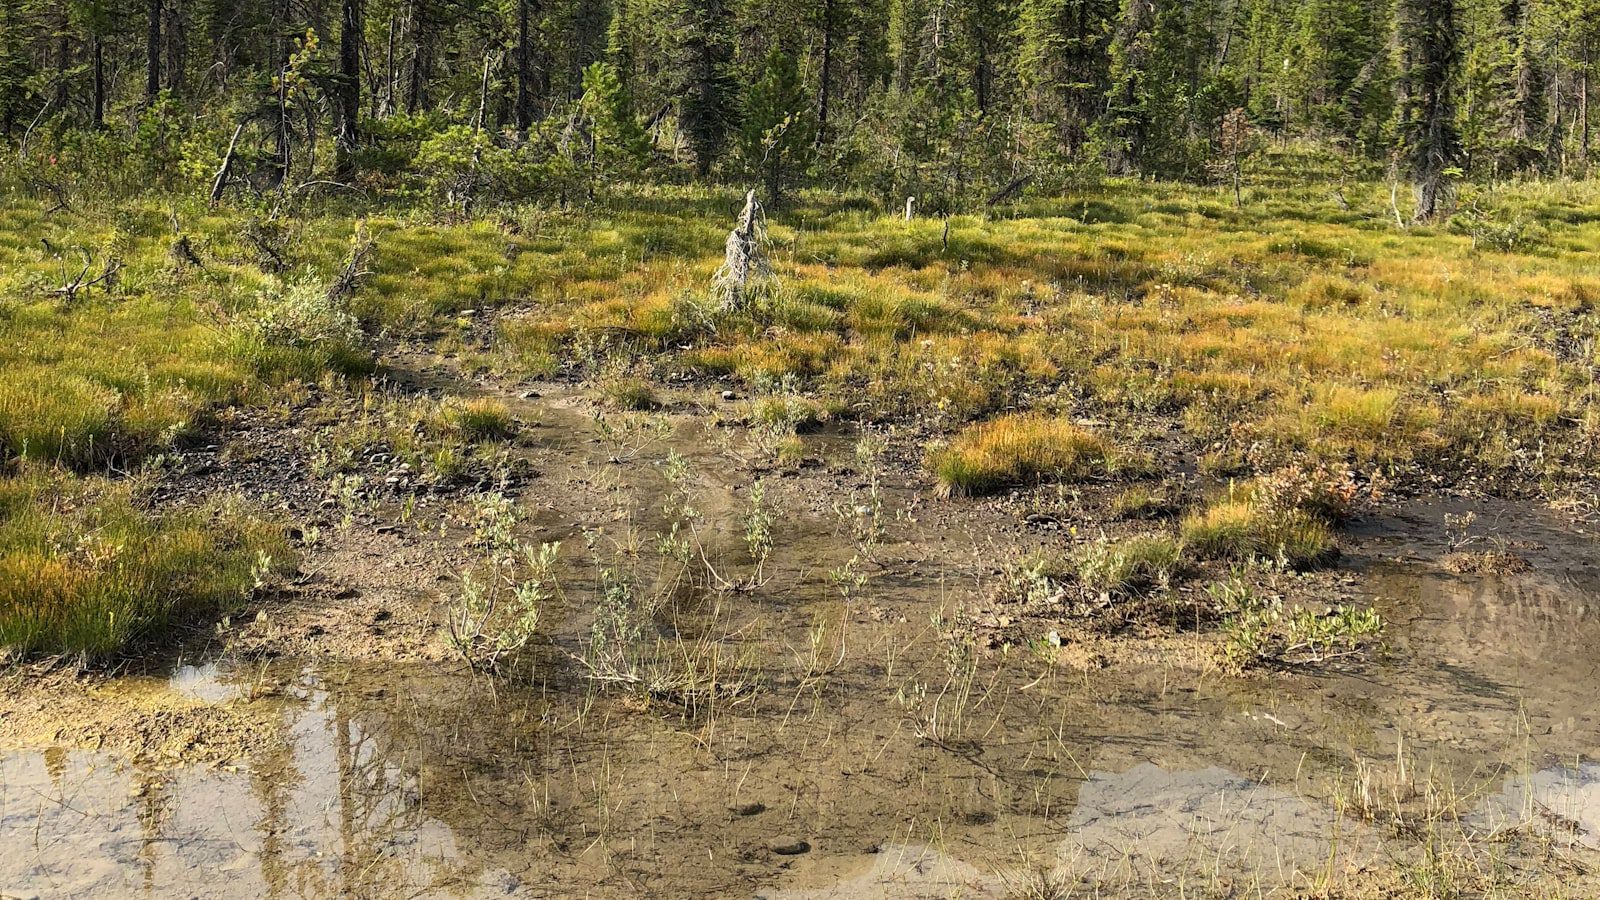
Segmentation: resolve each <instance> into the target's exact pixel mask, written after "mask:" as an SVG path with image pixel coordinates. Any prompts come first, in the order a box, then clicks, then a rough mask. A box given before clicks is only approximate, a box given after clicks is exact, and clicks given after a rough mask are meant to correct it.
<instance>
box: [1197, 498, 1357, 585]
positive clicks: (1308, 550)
mask: <svg viewBox="0 0 1600 900" xmlns="http://www.w3.org/2000/svg"><path fill="white" fill-rule="evenodd" d="M1179 533H1180V536H1181V539H1182V541H1183V546H1184V549H1185V550H1186V551H1188V552H1189V553H1190V554H1192V555H1193V556H1195V557H1196V558H1199V559H1214V560H1233V561H1240V562H1243V561H1248V560H1253V559H1268V560H1272V561H1278V562H1282V563H1284V564H1285V565H1288V566H1291V567H1295V568H1303V567H1306V566H1313V565H1316V564H1317V563H1320V562H1323V561H1325V560H1327V559H1328V558H1329V557H1330V556H1332V555H1334V554H1335V553H1336V552H1337V549H1338V544H1337V542H1336V541H1335V539H1334V536H1333V531H1332V529H1331V528H1330V527H1329V526H1328V524H1327V523H1326V522H1324V521H1322V520H1321V519H1319V518H1317V517H1316V516H1314V515H1312V514H1311V513H1309V512H1307V511H1305V510H1301V509H1272V508H1268V507H1265V506H1262V505H1260V504H1257V503H1254V502H1252V501H1250V500H1247V499H1236V498H1224V499H1222V500H1220V501H1218V502H1216V503H1213V504H1212V505H1211V506H1209V507H1207V508H1206V509H1204V510H1202V511H1198V512H1195V513H1191V514H1190V515H1188V516H1186V517H1185V518H1184V520H1183V523H1182V526H1181V528H1180V531H1179Z"/></svg>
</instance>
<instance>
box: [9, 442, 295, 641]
mask: <svg viewBox="0 0 1600 900" xmlns="http://www.w3.org/2000/svg"><path fill="white" fill-rule="evenodd" d="M288 563H289V551H288V547H287V544H286V542H285V540H284V538H283V534H282V530H281V529H279V528H277V527H274V526H272V525H269V524H264V523H262V522H260V521H258V520H256V519H254V518H252V517H251V516H250V515H249V514H248V513H247V512H246V511H245V510H244V509H243V508H242V507H241V506H240V505H239V504H237V503H232V502H225V501H223V502H215V503H211V504H208V505H207V506H204V507H201V508H196V509H189V510H184V511H179V512H171V513H166V514H154V513H151V512H149V511H147V510H145V509H142V508H141V506H140V504H139V503H138V497H137V493H136V491H135V489H134V488H133V487H132V486H130V485H129V484H127V483H125V482H124V483H115V482H110V481H106V480H102V479H98V478H88V479H80V478H74V477H71V476H65V475H61V474H59V473H51V472H48V471H44V470H37V471H29V472H26V473H24V474H21V475H19V476H17V477H13V478H7V479H3V480H0V645H3V646H4V647H5V648H7V649H8V650H10V651H11V652H15V653H49V654H72V655H78V656H81V657H84V658H87V659H104V658H107V657H110V656H113V655H115V654H117V653H119V652H122V651H123V650H125V649H126V648H128V647H129V646H131V645H134V644H137V643H139V642H141V641H143V640H145V639H147V638H149V637H151V636H153V635H155V634H157V633H159V632H160V631H162V630H164V629H166V628H168V627H170V626H172V625H174V624H176V623H179V622H183V621H187V620H194V619H197V618H203V617H207V616H213V615H217V614H219V613H221V612H224V611H226V610H228V609H229V608H231V607H232V606H234V605H235V604H237V603H239V602H240V601H241V600H242V599H243V598H244V597H245V596H246V594H247V593H248V592H249V591H251V590H252V589H254V588H255V587H257V586H259V585H261V584H263V583H264V582H265V581H266V580H267V579H268V578H270V577H271V576H272V575H273V574H274V573H276V572H280V571H282V570H283V569H284V567H285V566H286V565H287V564H288Z"/></svg>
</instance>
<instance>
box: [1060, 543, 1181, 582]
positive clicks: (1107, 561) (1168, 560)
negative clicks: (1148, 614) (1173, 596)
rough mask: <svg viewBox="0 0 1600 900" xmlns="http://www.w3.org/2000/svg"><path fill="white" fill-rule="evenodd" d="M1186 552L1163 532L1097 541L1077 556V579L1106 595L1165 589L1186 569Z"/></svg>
mask: <svg viewBox="0 0 1600 900" xmlns="http://www.w3.org/2000/svg"><path fill="white" fill-rule="evenodd" d="M1183 551H1184V548H1183V546H1182V545H1181V544H1180V543H1179V542H1178V541H1177V540H1175V539H1173V538H1172V537H1170V536H1168V535H1164V534H1151V535H1138V536H1135V537H1131V538H1125V539H1123V540H1120V541H1107V540H1100V541H1096V542H1095V543H1094V544H1091V545H1090V547H1089V549H1088V550H1086V551H1084V553H1083V554H1082V555H1081V556H1080V557H1079V559H1078V580H1079V581H1081V582H1082V583H1083V585H1084V586H1085V587H1087V588H1089V589H1090V590H1092V591H1094V592H1096V593H1099V594H1101V595H1103V596H1123V595H1128V594H1134V593H1138V592H1142V591H1146V590H1152V589H1165V588H1166V587H1168V586H1169V585H1170V584H1171V583H1172V580H1173V578H1174V577H1176V576H1177V575H1178V574H1179V573H1180V572H1181V570H1182V568H1183V565H1184V553H1183Z"/></svg>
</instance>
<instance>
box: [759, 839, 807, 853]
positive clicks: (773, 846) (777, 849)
mask: <svg viewBox="0 0 1600 900" xmlns="http://www.w3.org/2000/svg"><path fill="white" fill-rule="evenodd" d="M767 849H768V850H771V851H772V852H773V853H776V854H778V855H779V856H799V855H800V854H802V853H810V852H811V845H810V844H809V843H807V842H806V841H805V840H804V839H802V838H797V837H790V836H788V835H784V836H782V837H775V838H773V839H772V840H770V841H768V842H767Z"/></svg>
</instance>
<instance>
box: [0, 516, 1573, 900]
mask: <svg viewBox="0 0 1600 900" xmlns="http://www.w3.org/2000/svg"><path fill="white" fill-rule="evenodd" d="M1416 515H1417V516H1418V517H1420V518H1423V519H1427V518H1428V517H1429V516H1431V515H1433V513H1432V512H1430V511H1426V510H1425V511H1422V512H1419V513H1416ZM1515 527H1516V529H1517V531H1518V533H1520V534H1524V535H1527V536H1530V537H1529V539H1530V540H1532V541H1535V542H1542V544H1541V546H1543V547H1544V548H1545V549H1544V550H1540V551H1530V555H1533V556H1535V557H1536V558H1537V563H1538V568H1536V570H1535V571H1534V572H1533V573H1532V574H1528V575H1515V576H1505V577H1480V576H1457V575H1450V574H1446V573H1444V572H1442V571H1440V570H1439V569H1437V568H1435V567H1432V566H1428V565H1425V564H1422V563H1419V562H1416V561H1415V560H1413V559H1409V558H1408V557H1409V556H1411V555H1413V551H1415V553H1416V554H1418V555H1426V552H1427V551H1428V550H1429V548H1428V547H1425V546H1422V545H1423V544H1424V543H1425V541H1424V540H1422V539H1416V538H1396V537H1393V535H1394V534H1396V533H1397V532H1400V531H1403V529H1402V528H1401V527H1398V526H1395V525H1393V523H1390V524H1389V525H1387V526H1385V525H1383V524H1382V523H1379V524H1378V525H1376V526H1372V532H1371V533H1369V534H1365V535H1360V534H1359V533H1358V537H1359V538H1360V539H1361V540H1362V541H1363V549H1361V550H1360V551H1358V552H1356V553H1353V554H1352V555H1351V558H1350V560H1349V562H1348V565H1349V566H1350V569H1351V573H1352V577H1353V579H1354V580H1353V581H1352V582H1351V591H1352V592H1353V593H1356V594H1370V595H1372V596H1373V597H1375V598H1377V602H1378V603H1379V605H1380V607H1381V608H1382V610H1383V612H1384V613H1385V615H1386V616H1387V617H1388V619H1389V621H1390V623H1391V624H1390V630H1389V633H1388V637H1387V643H1388V648H1387V650H1386V652H1384V653H1382V654H1380V655H1379V656H1377V657H1376V658H1375V659H1373V660H1370V661H1367V662H1363V663H1360V664H1358V665H1354V666H1353V667H1351V668H1350V669H1349V670H1341V671H1331V672H1323V673H1321V674H1302V675H1293V676H1275V677H1272V678H1261V679H1247V680H1243V681H1239V680H1231V679H1224V678H1200V679H1198V680H1196V679H1194V678H1193V677H1188V678H1187V679H1185V678H1183V677H1179V676H1178V675H1176V674H1173V673H1168V672H1163V671H1160V670H1159V669H1154V670H1152V671H1148V672H1143V673H1139V674H1121V675H1119V674H1114V673H1111V672H1106V673H1097V672H1089V673H1076V672H1068V671H1065V670H1062V669H1059V668H1052V667H1049V666H1047V665H1045V664H1043V663H1042V662H1040V661H1038V660H1035V659H1031V658H1028V657H1026V656H1020V657H1019V656H1013V657H1012V658H1010V659H1005V660H986V661H984V662H982V663H980V664H979V665H978V667H977V669H976V670H975V671H974V672H973V674H972V676H971V679H970V681H967V680H965V679H963V678H960V677H956V678H952V676H951V674H950V673H951V671H952V670H951V668H950V667H948V666H947V665H946V663H945V661H944V659H943V658H942V650H941V647H940V645H939V644H938V642H937V640H936V639H935V638H934V637H933V636H932V635H931V633H929V630H928V629H919V628H917V627H916V626H907V625H900V624H894V623H881V622H874V621H870V620H852V621H851V624H850V625H849V626H848V630H847V632H846V633H847V643H848V645H849V647H850V648H851V654H850V660H851V662H850V664H849V665H846V666H845V667H843V668H842V669H840V670H839V671H838V672H835V673H833V674H832V675H830V676H829V677H828V678H827V679H826V680H815V681H802V680H800V679H798V678H797V677H796V676H795V675H794V674H793V671H792V668H793V667H792V666H789V667H787V668H786V667H785V666H782V665H777V664H776V663H775V664H774V665H773V666H772V667H771V673H770V674H771V680H770V683H769V684H767V686H766V688H767V689H766V690H765V691H764V692H763V695H762V696H761V697H760V698H759V699H757V700H755V701H752V702H750V703H748V704H746V705H742V706H730V707H728V708H725V709H721V710H718V711H717V712H716V713H715V714H714V715H712V716H711V717H710V718H709V719H708V718H705V717H692V718H690V717H683V716H679V715H674V714H672V713H670V712H668V713H663V712H662V711H660V710H650V711H645V712H641V711H640V710H639V709H638V708H637V707H636V706H632V705H630V704H629V703H628V702H626V701H624V700H619V699H617V698H614V697H608V696H604V695H597V694H593V693H591V691H590V690H589V688H587V687H586V686H585V685H584V684H583V683H582V682H581V681H578V680H576V679H574V678H572V676H571V675H570V673H568V674H566V675H563V674H561V666H559V665H557V664H556V661H552V664H551V665H550V666H549V667H548V669H547V671H548V672H550V673H551V674H549V675H548V676H547V677H548V678H549V680H547V681H540V682H537V683H526V682H524V683H521V684H514V685H505V684H502V685H500V686H498V688H496V689H491V687H490V685H489V684H488V683H487V682H486V681H484V680H483V679H481V678H475V677H473V676H471V675H468V674H465V673H463V672H461V671H460V670H459V668H458V667H456V666H453V665H438V664H423V663H406V664H397V663H352V662H340V661H335V660H328V659H285V660H278V661H275V662H273V663H271V664H270V665H259V664H258V665H254V666H251V667H248V668H235V667H234V665H235V664H233V663H230V662H229V660H227V659H220V660H210V661H207V662H205V663H203V664H200V665H185V666H181V667H179V668H177V669H176V670H175V671H174V672H173V673H172V674H171V676H170V677H169V678H167V679H165V680H164V681H163V680H160V679H142V680H141V679H130V680H129V681H128V682H127V684H126V686H125V689H126V690H131V691H151V692H158V693H159V692H162V691H167V692H172V693H173V694H174V695H176V696H180V697H182V698H184V699H185V701H187V702H199V703H202V704H218V705H234V706H246V707H248V708H249V709H250V710H251V711H252V714H253V715H256V716H258V717H260V718H263V719H264V720H265V721H266V722H267V723H268V728H269V731H270V735H271V739H270V741H269V746H268V747H267V749H265V750H264V751H261V752H257V753H256V754H255V755H254V756H253V758H252V759H251V761H250V762H249V763H248V764H241V765H238V766H198V765H189V766H180V767H177V768H175V769H174V768H172V767H170V766H165V765H153V764H151V765H146V764H142V763H139V762H136V761H134V760H131V759H128V758H120V757H118V756H116V755H114V754H110V753H105V752H91V751H85V750H68V749H64V748H62V747H51V746H39V747H32V748H27V749H24V750H19V751H13V752H9V753H6V754H3V755H0V848H3V850H4V852H3V853H0V892H4V893H6V894H14V895H20V896H29V895H37V896H41V897H43V896H63V895H75V896H86V895H92V896H154V897H166V896H190V895H227V896H241V897H254V896H261V897H282V896H296V897H298V896H334V895H353V896H375V897H410V896H464V897H477V896H484V897H491V896H496V897H497V896H570V895H575V894H576V895H588V896H639V895H646V896H663V897H689V896H704V897H722V896H762V897H773V898H777V897H785V898H821V897H841V898H847V897H884V896H887V897H908V898H909V897H948V896H956V895H959V896H969V897H1001V896H1004V895H1005V894H1006V892H1007V891H1008V889H1009V888H1010V887H1012V886H1014V885H1015V884H1016V883H1017V880H1018V879H1019V878H1021V877H1023V876H1024V875H1025V874H1026V873H1028V872H1030V871H1034V870H1038V869H1044V870H1051V871H1055V872H1057V873H1060V875H1061V877H1063V878H1066V879H1068V880H1069V881H1071V882H1072V883H1086V884H1092V885H1100V886H1102V887H1104V888H1105V889H1107V890H1108V891H1110V892H1112V893H1115V892H1118V891H1129V892H1132V891H1135V890H1136V889H1137V890H1139V891H1144V892H1153V893H1161V892H1162V891H1163V890H1167V889H1172V890H1178V889H1180V888H1181V889H1183V890H1198V891H1199V893H1201V894H1202V895H1204V893H1205V892H1206V891H1208V890H1209V891H1213V892H1216V893H1231V892H1239V891H1241V890H1249V891H1251V892H1255V891H1259V892H1260V893H1262V894H1266V895H1271V894H1274V893H1285V892H1289V891H1292V890H1293V889H1294V888H1296V887H1305V886H1307V885H1310V884H1312V883H1315V882H1316V881H1317V880H1318V879H1327V878H1336V877H1338V876H1339V875H1340V874H1341V873H1344V872H1347V871H1350V870H1353V869H1357V868H1359V867H1361V866H1363V865H1369V866H1370V865H1375V864H1378V863H1379V862H1380V861H1381V860H1382V859H1384V858H1385V854H1386V853H1388V852H1391V851H1393V850H1394V849H1395V846H1394V844H1395V841H1396V838H1395V837H1394V835H1393V834H1392V830H1389V829H1385V828H1382V827H1378V826H1375V825H1371V824H1368V823H1367V822H1366V820H1365V819H1364V818H1363V817H1362V816H1360V815H1357V814H1356V813H1357V812H1359V810H1360V808H1361V806H1362V804H1364V803H1365V804H1370V805H1372V806H1375V807H1382V806H1384V804H1385V803H1387V802H1389V800H1390V798H1394V797H1398V798H1399V800H1398V801H1396V802H1404V801H1405V800H1406V799H1407V797H1409V796H1414V795H1416V794H1417V793H1419V792H1420V790H1421V789H1420V788H1419V787H1418V785H1427V786H1431V789H1433V790H1437V791H1442V792H1448V793H1449V795H1450V796H1451V797H1452V798H1453V801H1454V803H1455V806H1456V808H1457V812H1458V813H1459V814H1458V815H1456V816H1455V820H1456V821H1457V822H1458V824H1459V826H1460V827H1462V828H1463V829H1467V830H1469V831H1475V832H1479V833H1491V832H1494V831H1496V830H1503V829H1506V828H1510V827H1515V826H1524V825H1531V826H1532V827H1534V828H1536V829H1542V830H1543V831H1544V832H1547V833H1549V834H1551V835H1554V836H1555V837H1556V838H1557V839H1559V840H1561V841H1563V842H1565V843H1567V844H1571V845H1574V846H1576V847H1580V848H1581V847H1590V848H1594V847H1600V769H1597V768H1596V766H1595V764H1593V763H1590V762H1589V761H1588V760H1589V759H1590V756H1591V755H1592V754H1594V753H1595V751H1596V750H1597V749H1600V720H1597V718H1596V715H1597V714H1596V712H1595V711H1594V708H1593V703H1592V698H1593V697H1595V696H1597V695H1600V664H1597V657H1596V655H1595V654H1594V652H1593V648H1594V647H1596V646H1600V611H1597V610H1596V609H1595V607H1594V604H1593V602H1592V599H1593V598H1594V597H1595V596H1596V594H1595V593H1594V588H1595V587H1596V586H1597V583H1596V580H1595V576H1594V575H1593V573H1592V571H1591V569H1590V567H1589V566H1588V565H1587V561H1588V559H1589V558H1590V554H1591V550H1590V547H1591V545H1590V544H1589V542H1588V541H1587V539H1580V538H1575V537H1572V536H1570V535H1565V533H1564V532H1563V531H1562V530H1561V529H1560V528H1559V527H1558V526H1554V525H1549V524H1545V523H1543V520H1538V519H1534V520H1530V521H1528V522H1521V523H1517V524H1516V525H1515ZM1412 531H1413V532H1416V531H1417V529H1416V528H1413V529H1412ZM1558 540H1560V541H1565V542H1566V543H1565V545H1564V546H1558V545H1557V544H1556V543H1555V542H1556V541H1558ZM1573 560H1577V562H1573ZM908 589H915V586H912V587H911V588H908ZM1330 599H1333V598H1330ZM807 612H808V607H807V606H806V604H803V603H799V602H794V603H792V604H788V605H785V606H783V607H781V608H780V609H779V610H778V611H777V612H776V613H775V615H778V616H780V617H782V616H789V617H793V618H795V619H796V621H803V616H804V615H805V614H807ZM791 649H792V648H791ZM786 673H787V674H786ZM958 697H964V698H965V699H964V701H961V702H957V698H958ZM1408 792H1409V793H1408ZM1402 794H1405V795H1406V796H1401V795H1402ZM798 842H803V843H804V845H805V852H801V853H797V854H789V853H781V852H778V848H781V849H787V850H792V849H796V848H795V847H794V846H789V845H795V844H797V843H798Z"/></svg>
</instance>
